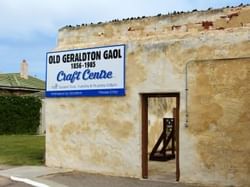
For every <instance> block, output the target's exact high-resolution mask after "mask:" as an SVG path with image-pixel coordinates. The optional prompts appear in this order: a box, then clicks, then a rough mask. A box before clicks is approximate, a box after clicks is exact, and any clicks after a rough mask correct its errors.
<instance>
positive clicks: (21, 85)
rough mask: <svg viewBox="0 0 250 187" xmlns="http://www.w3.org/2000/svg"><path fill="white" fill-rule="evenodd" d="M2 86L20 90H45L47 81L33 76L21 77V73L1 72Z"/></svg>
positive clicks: (0, 83)
mask: <svg viewBox="0 0 250 187" xmlns="http://www.w3.org/2000/svg"><path fill="white" fill-rule="evenodd" d="M0 88H2V89H3V88H5V89H18V90H44V89H45V82H44V81H42V80H40V79H37V78H35V77H32V76H28V79H24V78H21V77H20V74H19V73H6V74H0Z"/></svg>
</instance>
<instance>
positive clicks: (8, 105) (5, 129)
mask: <svg viewBox="0 0 250 187" xmlns="http://www.w3.org/2000/svg"><path fill="white" fill-rule="evenodd" d="M40 108H41V100H40V99H39V98H37V97H20V96H0V134H36V133H37V129H38V127H39V125H40Z"/></svg>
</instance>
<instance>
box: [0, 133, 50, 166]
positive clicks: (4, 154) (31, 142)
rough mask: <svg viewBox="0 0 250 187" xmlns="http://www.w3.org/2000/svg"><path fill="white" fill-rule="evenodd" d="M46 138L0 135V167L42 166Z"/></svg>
mask: <svg viewBox="0 0 250 187" xmlns="http://www.w3.org/2000/svg"><path fill="white" fill-rule="evenodd" d="M44 152H45V137H44V136H32V135H0V165H1V164H2V165H42V164H43V163H44Z"/></svg>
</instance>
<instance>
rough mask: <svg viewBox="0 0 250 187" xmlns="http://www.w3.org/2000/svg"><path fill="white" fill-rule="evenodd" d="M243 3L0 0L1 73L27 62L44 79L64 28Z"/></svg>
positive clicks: (208, 0)
mask: <svg viewBox="0 0 250 187" xmlns="http://www.w3.org/2000/svg"><path fill="white" fill-rule="evenodd" d="M241 3H244V4H249V3H250V0H230V1H226V0H175V1H173V0H89V1H88V0H0V24H1V25H0V73H13V72H19V69H20V62H21V61H22V60H23V59H26V60H27V61H28V63H29V74H30V75H32V76H36V77H38V78H40V79H43V80H44V79H45V71H46V70H45V63H46V52H49V51H51V50H52V49H53V48H54V47H55V46H56V40H57V31H58V29H59V28H61V27H63V26H65V25H76V24H82V23H91V22H93V23H97V22H99V21H102V22H104V21H109V20H112V19H117V18H118V19H122V18H127V17H138V16H152V15H157V14H159V13H161V14H166V13H168V12H173V11H174V10H176V11H187V10H193V9H198V10H206V9H207V8H210V7H212V8H219V7H225V6H236V5H239V4H241Z"/></svg>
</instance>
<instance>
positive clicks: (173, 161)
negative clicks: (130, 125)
mask: <svg viewBox="0 0 250 187" xmlns="http://www.w3.org/2000/svg"><path fill="white" fill-rule="evenodd" d="M140 95H141V104H142V105H141V107H142V108H141V110H142V116H141V117H142V177H143V178H150V175H149V174H152V173H153V172H155V171H156V170H157V169H158V171H157V172H161V174H163V176H164V174H166V172H167V170H168V169H167V170H166V168H167V167H165V166H166V165H164V164H166V163H168V167H172V170H173V167H174V170H175V171H174V174H175V176H174V177H175V180H176V181H179V178H180V168H179V108H180V93H177V92H173V93H141V94H140ZM166 103H167V104H166ZM166 107H168V109H166ZM170 107H172V108H171V113H172V116H170V117H169V116H167V117H166V115H167V114H166V113H167V110H168V111H169V110H170ZM159 113H162V114H161V115H160V114H159ZM168 115H169V112H168ZM152 116H157V120H158V121H159V120H160V121H162V125H160V126H159V125H158V127H157V128H158V131H159V132H160V131H161V133H158V138H157V140H156V139H155V140H154V138H152V135H151V134H149V133H151V132H150V131H151V128H154V129H156V127H152V126H153V125H152V124H151V123H152V122H151V119H153V118H152ZM161 116H162V117H161ZM172 120H173V123H174V126H172V128H170V127H171V125H170V126H169V125H168V124H166V123H169V122H170V123H171V121H172ZM164 124H165V125H164ZM173 127H174V131H172V130H173ZM159 128H160V130H159ZM168 128H169V129H170V130H169V129H168ZM168 130H169V131H168ZM165 132H168V133H169V134H168V135H171V132H172V137H170V136H169V137H168V135H166V136H165V134H164V133H165ZM170 139H171V140H170ZM173 141H174V142H173ZM152 142H154V143H153V144H154V146H152V145H153V144H152ZM157 144H158V145H157ZM167 144H170V145H171V148H170V149H168V147H167ZM150 146H151V148H150ZM156 147H161V148H160V150H161V151H160V152H161V153H162V154H160V153H159V151H158V153H155V154H154V155H155V157H152V155H153V154H152V151H155V152H157V151H156V150H157V148H156ZM157 154H158V155H157ZM152 158H153V159H152ZM157 159H158V160H157ZM152 160H153V161H152ZM151 167H152V168H151ZM160 167H161V168H164V169H165V170H162V169H159V168H160Z"/></svg>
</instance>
